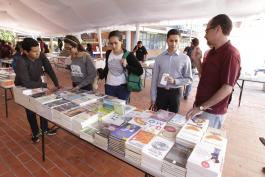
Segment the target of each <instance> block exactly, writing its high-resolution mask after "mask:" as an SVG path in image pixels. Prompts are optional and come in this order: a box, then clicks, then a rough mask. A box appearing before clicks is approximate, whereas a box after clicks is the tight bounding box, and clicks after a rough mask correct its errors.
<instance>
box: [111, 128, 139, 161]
mask: <svg viewBox="0 0 265 177" xmlns="http://www.w3.org/2000/svg"><path fill="white" fill-rule="evenodd" d="M140 128H141V127H139V126H137V125H133V124H129V123H126V124H123V125H122V126H120V127H118V128H117V129H116V130H114V131H112V132H111V134H110V136H109V150H110V151H112V152H114V153H116V154H119V155H121V156H124V155H125V142H126V141H127V140H128V139H129V138H130V137H131V136H132V135H133V134H135V133H136V132H137V131H139V130H140Z"/></svg>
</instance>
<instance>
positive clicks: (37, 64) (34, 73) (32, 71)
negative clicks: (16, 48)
mask: <svg viewBox="0 0 265 177" xmlns="http://www.w3.org/2000/svg"><path fill="white" fill-rule="evenodd" d="M21 45H22V49H23V55H22V56H21V58H20V59H18V60H17V62H16V77H15V85H16V86H22V87H26V88H28V89H34V88H46V87H47V84H46V83H44V82H43V81H42V79H41V76H42V75H43V69H42V68H44V70H45V73H47V74H48V75H49V76H50V78H51V80H52V81H53V84H54V85H55V88H51V89H50V90H56V89H58V88H60V86H59V83H58V79H57V77H56V75H55V73H54V71H53V69H52V66H51V64H50V62H49V60H48V59H47V58H46V56H45V55H44V54H43V53H40V48H39V44H38V42H37V41H36V40H35V39H32V38H25V39H24V40H23V41H22V43H21ZM26 114H27V119H28V122H29V125H30V128H31V131H32V138H31V140H32V142H33V143H37V142H39V141H40V139H39V136H40V134H41V131H40V129H39V127H38V123H37V119H36V113H34V112H32V111H30V110H28V109H26ZM40 124H41V125H43V126H44V130H43V131H44V133H45V134H46V135H55V134H56V130H55V129H50V128H48V121H47V120H46V119H44V121H43V122H42V119H41V122H40Z"/></svg>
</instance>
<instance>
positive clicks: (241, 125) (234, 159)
mask: <svg viewBox="0 0 265 177" xmlns="http://www.w3.org/2000/svg"><path fill="white" fill-rule="evenodd" d="M57 74H58V77H59V79H60V82H61V85H64V86H70V85H71V84H70V78H69V74H68V73H67V72H63V70H59V71H58V70H57ZM196 84H197V82H195V83H194V85H196ZM100 85H101V86H100V90H102V83H100ZM148 88H150V81H147V85H146V88H145V89H144V90H143V91H142V92H140V93H133V94H132V96H131V104H133V105H135V106H137V107H139V108H142V109H147V108H148V106H149V103H150V99H149V95H150V93H149V89H148ZM261 88H262V85H261V84H256V83H254V84H253V83H249V82H247V83H246V84H245V90H244V93H243V98H242V103H241V107H240V108H238V107H237V103H238V93H239V89H238V87H236V89H235V93H234V98H233V101H232V103H231V106H230V109H229V113H228V115H227V120H226V122H225V125H224V129H225V130H226V132H227V137H228V148H227V152H226V160H225V164H224V170H223V177H262V176H265V175H263V174H262V173H261V168H262V167H263V166H265V147H264V146H262V145H261V143H260V142H259V140H258V137H259V136H264V137H265V103H264V100H265V92H263V91H261ZM0 93H1V95H2V94H3V91H2V90H1V92H0ZM194 94H195V89H194V90H193V92H192V95H191V96H190V97H189V99H188V100H187V101H184V100H181V107H180V113H182V114H185V113H186V111H187V110H188V109H189V108H190V107H191V106H192V103H193V100H194ZM8 104H9V118H5V111H4V102H3V98H2V97H1V100H0V110H1V111H0V177H12V176H19V177H29V176H36V177H46V176H47V177H49V176H50V177H61V176H62V177H67V176H68V177H69V176H71V177H85V176H86V177H103V176H105V177H139V176H144V174H143V173H142V172H141V171H139V170H137V169H135V168H133V167H131V166H130V165H128V164H126V163H124V162H122V161H120V160H117V159H116V158H114V157H112V156H110V155H108V154H107V153H105V152H103V151H101V150H99V149H97V148H95V147H94V146H92V145H90V144H89V143H86V142H84V141H82V140H80V139H79V138H77V137H75V136H73V135H71V134H69V133H67V132H65V131H63V130H59V131H58V134H57V135H56V136H53V137H47V138H46V139H45V140H46V144H47V146H46V158H47V159H46V161H45V162H42V161H41V143H39V144H36V145H33V144H32V143H31V140H30V130H29V126H28V123H27V121H26V116H25V112H24V109H23V108H22V107H21V106H19V105H17V104H15V103H14V102H13V101H10V102H9V103H8ZM198 177H199V176H198Z"/></svg>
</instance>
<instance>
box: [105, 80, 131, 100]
mask: <svg viewBox="0 0 265 177" xmlns="http://www.w3.org/2000/svg"><path fill="white" fill-rule="evenodd" d="M130 93H131V92H130V91H129V90H128V89H127V84H122V85H118V86H112V85H108V84H105V94H106V95H110V96H114V97H117V98H119V99H121V100H125V101H126V102H128V100H129V97H130Z"/></svg>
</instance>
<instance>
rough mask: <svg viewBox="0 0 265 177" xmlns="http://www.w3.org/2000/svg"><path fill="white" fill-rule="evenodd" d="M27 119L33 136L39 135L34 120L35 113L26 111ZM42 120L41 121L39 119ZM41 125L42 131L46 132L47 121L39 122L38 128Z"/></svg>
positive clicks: (35, 120)
mask: <svg viewBox="0 0 265 177" xmlns="http://www.w3.org/2000/svg"><path fill="white" fill-rule="evenodd" d="M26 114H27V119H28V122H29V125H30V128H31V132H32V135H33V136H36V135H38V134H39V127H38V122H37V119H36V113H35V112H32V111H31V110H28V109H26ZM40 120H42V119H40ZM41 125H43V128H44V131H47V129H48V120H47V119H44V121H40V126H41Z"/></svg>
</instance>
